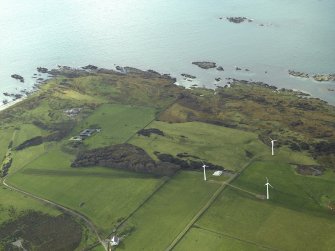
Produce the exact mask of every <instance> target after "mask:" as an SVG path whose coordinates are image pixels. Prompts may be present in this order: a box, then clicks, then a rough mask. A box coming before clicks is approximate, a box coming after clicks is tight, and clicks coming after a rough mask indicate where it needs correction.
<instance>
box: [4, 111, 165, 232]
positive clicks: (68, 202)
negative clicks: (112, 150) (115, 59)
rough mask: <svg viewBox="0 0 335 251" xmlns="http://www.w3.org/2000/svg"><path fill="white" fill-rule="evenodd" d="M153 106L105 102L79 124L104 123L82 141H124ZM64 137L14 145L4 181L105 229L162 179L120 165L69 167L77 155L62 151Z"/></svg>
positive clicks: (142, 123) (96, 144)
mask: <svg viewBox="0 0 335 251" xmlns="http://www.w3.org/2000/svg"><path fill="white" fill-rule="evenodd" d="M154 111H155V110H154V109H151V108H140V107H131V106H126V105H103V106H102V107H100V108H98V109H97V110H96V111H95V112H94V113H93V114H92V115H91V116H89V117H88V118H87V119H86V120H85V122H84V125H83V127H85V125H86V124H87V125H92V124H93V123H95V124H97V125H99V127H100V128H102V131H101V132H100V133H97V134H95V135H93V136H91V138H89V139H87V140H86V141H85V144H87V145H89V146H90V147H99V146H104V145H110V144H112V142H113V143H122V142H124V141H125V140H127V139H128V138H129V137H131V136H133V134H134V133H136V132H137V130H139V129H140V128H142V127H144V126H145V125H146V124H148V123H149V122H150V121H151V120H152V119H153V118H154ZM126 124H127V125H129V126H125V125H126ZM76 131H80V128H75V129H74V132H73V134H75V133H76ZM120 131H122V133H120ZM22 135H23V136H22V137H25V134H22ZM66 143H67V139H65V140H64V141H61V142H60V143H57V144H50V143H47V144H42V145H39V146H34V147H29V148H26V149H24V150H21V151H16V153H15V158H14V163H13V167H12V169H11V170H12V171H14V172H15V175H13V176H11V177H9V179H8V181H9V182H10V183H11V184H13V185H15V186H17V187H19V188H21V189H24V190H26V191H29V192H31V193H33V194H36V195H39V196H41V197H43V198H47V199H49V200H52V201H54V202H57V203H60V204H62V205H64V206H67V207H69V208H72V209H75V210H77V211H79V212H81V213H83V214H85V215H86V216H88V217H89V218H90V219H92V220H93V222H94V223H95V224H96V225H97V226H98V227H99V228H100V229H101V230H102V231H103V232H104V233H105V234H107V233H109V232H111V230H112V228H113V226H114V225H115V224H116V221H117V220H120V219H121V218H125V217H127V216H128V214H130V213H131V212H132V210H134V209H135V208H136V207H137V206H138V205H139V204H140V203H141V202H142V201H143V200H145V198H146V197H147V196H149V195H150V194H151V193H152V191H154V190H155V188H156V187H157V186H159V185H160V184H161V182H163V180H161V179H158V178H154V177H152V176H150V175H144V174H137V173H132V172H126V171H121V170H114V169H107V168H99V167H92V168H76V169H74V168H71V167H70V165H71V162H72V161H73V159H74V158H75V156H74V155H71V154H69V153H65V152H64V151H63V147H62V145H63V144H66ZM125 198H127V199H126V200H125Z"/></svg>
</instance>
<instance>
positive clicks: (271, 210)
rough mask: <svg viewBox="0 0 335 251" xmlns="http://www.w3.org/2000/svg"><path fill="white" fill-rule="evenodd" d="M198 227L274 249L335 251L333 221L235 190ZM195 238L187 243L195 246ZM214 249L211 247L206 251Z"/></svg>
mask: <svg viewBox="0 0 335 251" xmlns="http://www.w3.org/2000/svg"><path fill="white" fill-rule="evenodd" d="M197 227H199V228H204V229H209V230H210V231H212V232H216V233H214V235H215V236H216V235H220V236H223V237H225V236H231V237H234V238H238V239H241V240H242V241H243V242H245V243H250V242H253V243H256V244H257V245H260V246H267V247H270V248H271V249H279V250H301V248H303V249H304V250H333V247H334V245H335V238H334V231H335V221H334V219H332V218H331V217H328V218H325V217H318V216H314V215H312V214H308V213H304V212H299V211H296V210H291V209H288V208H285V207H281V206H279V205H276V204H273V203H271V202H268V201H260V200H256V199H254V198H250V197H248V196H245V195H244V194H241V193H240V192H237V191H236V190H233V189H231V188H229V189H227V190H226V191H225V192H224V193H223V196H222V197H220V198H219V199H218V200H217V201H216V203H214V205H213V206H212V207H211V208H210V209H209V210H208V212H207V213H206V214H205V215H204V216H203V217H202V218H201V219H200V220H199V221H198V223H197ZM207 232H209V231H208V230H207ZM194 238H195V239H193V238H191V236H188V234H187V235H186V237H185V240H183V241H185V242H190V243H194V242H195V241H196V240H197V239H198V238H199V236H198V235H194ZM199 242H201V241H200V240H199ZM181 245H182V242H181ZM184 245H185V244H184ZM214 245H216V244H215V243H214ZM213 247H215V246H213ZM213 247H212V246H211V245H210V243H209V244H208V249H206V250H213V249H212V248H213ZM194 250H201V249H194Z"/></svg>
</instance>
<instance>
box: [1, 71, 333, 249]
mask: <svg viewBox="0 0 335 251" xmlns="http://www.w3.org/2000/svg"><path fill="white" fill-rule="evenodd" d="M127 72H128V73H127V74H121V73H119V72H115V71H110V70H105V69H95V68H92V69H90V70H73V69H68V68H64V69H60V70H57V71H54V72H53V74H55V76H54V78H53V79H51V80H50V81H48V83H46V84H44V85H43V86H41V87H40V90H39V91H38V92H37V93H35V94H32V96H31V97H29V98H27V99H26V100H24V101H23V102H21V103H19V104H17V105H15V106H13V107H10V108H9V109H7V110H5V111H3V112H1V113H0V128H1V130H0V137H1V142H0V154H1V158H2V156H3V160H2V166H1V168H2V170H1V176H2V180H3V181H5V183H7V184H8V185H10V186H14V187H16V188H19V189H21V190H23V191H25V192H27V193H30V194H32V195H35V196H38V197H41V198H44V199H47V200H50V201H53V202H55V203H58V204H59V205H62V206H65V207H67V208H69V209H72V210H75V211H76V212H79V213H81V214H82V215H84V216H85V217H86V218H88V219H89V220H90V221H91V222H92V223H93V224H94V225H95V226H96V228H97V230H98V233H99V235H100V236H101V237H102V239H107V238H109V237H110V236H111V235H117V236H119V237H121V242H120V245H119V246H118V247H116V249H120V250H165V249H167V248H168V249H173V250H262V249H265V250H266V249H279V250H299V249H300V248H303V249H304V250H317V249H318V248H319V249H321V250H332V247H333V246H334V244H335V237H334V236H335V235H334V234H333V233H335V220H334V211H335V185H334V182H333V181H334V178H335V175H334V170H333V169H332V167H333V163H334V149H335V148H333V145H334V142H335V141H334V139H335V135H333V133H334V129H335V125H334V121H335V112H334V107H331V106H329V105H327V104H325V103H324V102H323V101H320V100H318V99H312V98H309V99H307V98H305V97H303V96H302V95H301V93H297V92H293V91H290V90H276V89H275V88H274V87H271V86H268V85H265V84H261V83H247V82H243V81H242V82H238V81H235V82H234V83H233V84H232V85H231V87H229V88H228V87H226V88H218V89H217V90H215V91H214V90H208V89H202V88H192V89H184V88H182V87H178V86H176V85H174V84H173V82H174V80H173V79H172V78H170V77H169V76H167V75H160V74H158V73H156V72H153V71H147V72H144V71H140V70H136V69H133V68H128V71H127ZM85 130H86V133H83V131H85ZM269 137H271V138H275V139H278V141H277V142H276V148H275V153H276V154H275V156H271V148H270V142H269ZM8 163H9V164H8ZM203 163H205V164H206V165H207V172H206V174H207V181H204V180H203V169H202V165H203ZM216 170H221V171H222V172H223V173H222V176H220V177H215V176H213V175H212V174H213V172H214V171H216ZM265 177H268V178H269V180H270V183H271V184H272V185H273V187H274V188H273V189H271V188H270V200H264V195H265V187H264V184H265ZM0 195H1V197H0V198H1V201H0V232H1V231H5V232H7V230H6V229H10V230H11V231H12V230H13V231H14V232H15V234H12V235H11V236H10V237H8V236H7V235H6V237H2V238H1V240H0V249H1V248H4V247H14V246H15V244H18V243H23V244H22V245H23V246H24V247H25V248H28V250H29V248H33V247H38V248H42V247H43V248H44V247H47V246H43V245H45V244H43V243H44V242H43V241H41V240H39V241H36V235H40V234H39V233H40V231H41V229H43V234H45V236H48V235H55V236H58V237H57V238H58V239H57V238H54V239H53V242H52V243H53V245H56V246H57V245H59V248H64V250H75V249H77V250H81V249H83V248H84V247H86V248H87V247H90V249H91V250H103V247H102V246H99V243H97V237H96V235H95V233H93V232H92V231H90V230H89V229H88V228H87V226H85V224H84V223H83V222H80V221H79V220H78V219H75V218H73V217H70V216H68V215H66V213H65V214H64V212H59V211H57V210H56V209H54V208H51V207H50V206H48V205H46V204H42V203H40V202H38V201H37V200H34V199H32V198H30V197H29V196H28V195H22V194H20V193H18V192H16V191H13V190H11V189H10V188H8V187H5V186H4V185H3V184H2V185H1V187H0ZM28 210H30V211H28ZM29 217H30V218H34V219H35V221H36V222H41V224H40V226H41V228H40V229H39V228H37V229H35V230H34V231H32V232H31V233H32V234H31V236H28V235H27V229H29V228H30V227H31V226H30V225H29V224H28V223H29V220H28V219H30V218H29ZM57 217H58V218H57ZM63 221H64V224H63V223H62V224H58V223H59V222H63ZM27 222H28V223H27ZM42 222H51V223H52V224H55V226H59V228H55V229H57V231H60V232H64V231H63V230H62V229H61V225H66V224H68V225H69V226H70V227H69V228H71V229H73V231H71V233H69V234H68V235H67V236H70V237H69V238H68V239H67V240H68V244H66V246H64V247H63V246H62V244H61V243H60V241H59V240H60V239H63V237H62V235H61V234H59V235H57V231H56V230H52V229H51V228H48V227H43V224H42ZM4 229H5V230H4ZM20 229H21V230H22V229H23V230H22V231H21V232H20V231H18V230H20ZM71 234H73V236H72V237H71ZM46 238H47V237H46ZM71 240H72V241H71ZM16 241H18V242H16ZM13 243H14V244H13ZM41 243H42V244H41ZM57 243H58V244H57ZM64 245H65V244H64ZM38 248H37V250H39V249H38ZM40 250H42V249H40Z"/></svg>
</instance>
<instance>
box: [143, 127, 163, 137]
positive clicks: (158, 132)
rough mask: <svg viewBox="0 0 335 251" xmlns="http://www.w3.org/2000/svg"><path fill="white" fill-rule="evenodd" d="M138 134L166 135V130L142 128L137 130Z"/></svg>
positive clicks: (148, 135)
mask: <svg viewBox="0 0 335 251" xmlns="http://www.w3.org/2000/svg"><path fill="white" fill-rule="evenodd" d="M137 134H138V135H142V136H146V137H150V135H151V134H157V135H160V136H164V132H162V131H161V130H159V129H157V128H149V129H141V130H139V131H138V132H137Z"/></svg>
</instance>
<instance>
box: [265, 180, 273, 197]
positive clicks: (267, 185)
mask: <svg viewBox="0 0 335 251" xmlns="http://www.w3.org/2000/svg"><path fill="white" fill-rule="evenodd" d="M265 186H266V199H267V200H268V199H270V196H269V186H270V187H272V188H273V186H271V184H270V183H269V180H268V178H266V183H265Z"/></svg>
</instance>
